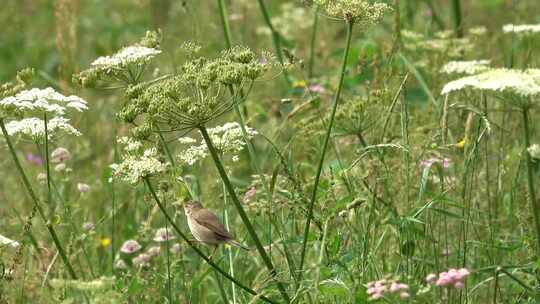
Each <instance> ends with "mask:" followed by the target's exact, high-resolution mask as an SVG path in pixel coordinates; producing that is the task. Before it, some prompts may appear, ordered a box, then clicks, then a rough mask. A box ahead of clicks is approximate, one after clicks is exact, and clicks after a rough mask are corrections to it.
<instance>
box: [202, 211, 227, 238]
mask: <svg viewBox="0 0 540 304" xmlns="http://www.w3.org/2000/svg"><path fill="white" fill-rule="evenodd" d="M194 219H195V221H196V222H197V223H198V224H199V225H201V226H204V227H206V228H208V229H210V230H212V231H213V232H214V233H215V234H217V235H219V236H220V237H222V238H223V239H224V240H228V239H232V238H233V236H232V235H231V234H230V233H229V231H227V229H225V227H224V226H223V224H222V223H221V221H220V220H219V219H218V217H217V216H216V215H215V214H213V213H212V212H210V211H208V210H205V209H202V210H199V211H197V214H195V216H194Z"/></svg>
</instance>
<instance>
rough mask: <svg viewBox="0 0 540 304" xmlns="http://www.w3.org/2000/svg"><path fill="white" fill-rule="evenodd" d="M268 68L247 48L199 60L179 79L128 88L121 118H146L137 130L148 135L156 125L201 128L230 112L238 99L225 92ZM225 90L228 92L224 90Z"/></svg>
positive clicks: (186, 68) (189, 66) (251, 80)
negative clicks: (226, 95)
mask: <svg viewBox="0 0 540 304" xmlns="http://www.w3.org/2000/svg"><path fill="white" fill-rule="evenodd" d="M268 67H269V63H268V62H261V60H260V59H259V57H258V56H257V55H256V54H255V53H254V52H253V51H251V50H250V49H249V48H246V47H239V46H238V47H234V48H232V49H229V50H227V51H224V52H222V54H221V56H219V57H218V58H215V59H208V58H204V57H199V58H195V59H192V60H190V61H188V62H186V63H185V64H184V65H183V66H182V71H181V73H180V74H179V75H176V76H172V77H168V78H165V79H162V80H160V81H157V82H152V83H143V84H139V85H136V86H132V87H129V88H128V90H127V91H126V95H127V96H128V98H130V99H131V100H130V102H129V103H128V105H127V106H125V107H124V109H122V110H121V111H120V113H119V114H118V117H119V118H120V119H122V120H124V121H126V122H133V121H135V120H136V119H137V118H138V117H139V116H144V117H145V118H144V124H143V125H140V126H139V128H140V129H141V130H137V132H138V133H139V135H148V131H149V130H152V129H153V128H154V125H155V124H156V123H158V124H161V125H167V126H168V127H170V128H171V129H173V130H188V129H191V128H196V127H198V126H202V125H204V124H205V123H207V122H209V121H210V120H212V119H214V118H216V117H218V116H220V115H222V114H224V113H226V112H227V111H229V110H230V109H231V108H232V107H233V106H234V103H235V102H238V99H239V98H227V97H225V96H224V94H225V92H226V91H227V90H226V88H230V87H232V88H236V89H237V90H236V91H238V90H239V89H240V88H242V86H243V85H245V84H248V83H252V82H253V81H254V80H255V79H257V78H259V77H260V76H261V75H262V74H263V73H264V72H265V71H266V70H267V69H268ZM224 87H226V88H224Z"/></svg>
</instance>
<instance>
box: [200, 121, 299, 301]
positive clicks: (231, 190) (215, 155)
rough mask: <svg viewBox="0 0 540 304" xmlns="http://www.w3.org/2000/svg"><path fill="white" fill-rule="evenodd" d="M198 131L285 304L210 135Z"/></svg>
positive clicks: (274, 272)
mask: <svg viewBox="0 0 540 304" xmlns="http://www.w3.org/2000/svg"><path fill="white" fill-rule="evenodd" d="M199 131H200V132H201V135H202V137H203V138H204V141H205V143H206V145H207V146H208V150H209V151H210V154H211V155H212V159H213V160H214V164H215V165H216V168H217V170H218V172H219V175H220V176H221V179H222V180H223V183H224V184H225V187H226V188H227V191H228V192H229V195H230V196H231V199H232V201H233V203H234V205H235V207H236V209H237V211H238V214H240V218H242V221H243V223H244V226H246V229H247V231H248V233H249V235H250V236H251V238H252V239H253V242H254V243H255V247H256V248H257V251H258V252H259V255H260V256H261V258H262V260H263V262H264V264H265V265H266V267H267V268H268V270H269V271H270V275H271V276H272V277H273V278H274V279H276V284H277V287H278V289H279V291H280V293H281V295H282V297H283V299H284V300H285V302H286V303H289V302H290V299H289V296H288V294H287V291H286V290H285V287H284V286H283V284H282V283H281V282H279V281H278V280H277V277H276V276H277V272H276V269H275V267H274V264H273V263H272V260H271V259H270V257H269V256H268V254H267V253H266V250H264V247H263V245H262V243H261V241H260V240H259V237H258V236H257V233H256V232H255V228H254V227H253V225H252V224H251V221H250V220H249V218H248V215H247V214H246V211H245V210H244V208H243V207H242V203H240V200H239V199H238V196H237V195H236V192H235V191H234V187H233V185H232V184H231V181H230V180H229V177H228V176H227V173H226V172H225V168H224V167H223V164H222V163H221V160H220V159H219V155H218V152H217V151H216V148H215V147H214V144H213V143H212V139H211V138H210V135H209V134H208V131H207V130H206V128H205V127H204V126H200V127H199Z"/></svg>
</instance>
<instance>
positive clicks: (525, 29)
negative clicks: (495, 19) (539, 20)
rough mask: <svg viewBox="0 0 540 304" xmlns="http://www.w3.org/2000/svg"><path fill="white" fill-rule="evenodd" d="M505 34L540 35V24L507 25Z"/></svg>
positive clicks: (504, 30)
mask: <svg viewBox="0 0 540 304" xmlns="http://www.w3.org/2000/svg"><path fill="white" fill-rule="evenodd" d="M503 32H505V33H516V34H532V33H540V24H520V25H514V24H506V25H504V26H503Z"/></svg>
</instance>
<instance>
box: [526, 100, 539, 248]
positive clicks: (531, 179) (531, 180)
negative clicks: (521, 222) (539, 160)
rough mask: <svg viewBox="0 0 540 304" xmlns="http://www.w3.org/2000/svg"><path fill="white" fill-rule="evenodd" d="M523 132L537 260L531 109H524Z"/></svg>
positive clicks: (536, 206)
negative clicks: (529, 150) (530, 127)
mask: <svg viewBox="0 0 540 304" xmlns="http://www.w3.org/2000/svg"><path fill="white" fill-rule="evenodd" d="M523 132H524V134H523V135H524V137H525V149H524V151H523V153H525V161H526V163H527V186H528V188H529V201H530V203H531V211H532V213H533V215H534V224H535V228H536V241H537V247H536V259H538V258H539V257H540V214H539V212H540V205H539V204H538V202H537V201H536V191H535V188H534V176H533V163H532V159H531V155H530V154H529V152H528V151H527V148H528V147H529V146H530V145H531V143H530V141H531V140H530V129H529V109H528V108H524V109H523Z"/></svg>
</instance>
